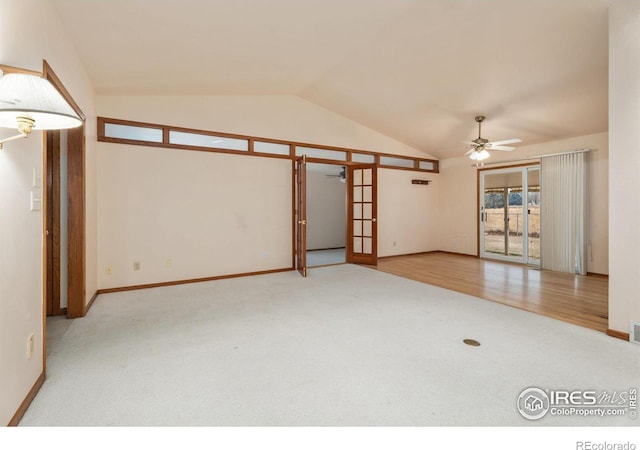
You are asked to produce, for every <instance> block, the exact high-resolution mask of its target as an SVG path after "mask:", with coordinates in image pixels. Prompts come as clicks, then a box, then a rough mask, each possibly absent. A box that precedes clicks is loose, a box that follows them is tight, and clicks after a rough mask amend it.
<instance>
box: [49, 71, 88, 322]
mask: <svg viewBox="0 0 640 450" xmlns="http://www.w3.org/2000/svg"><path fill="white" fill-rule="evenodd" d="M42 65H43V70H42V76H43V78H45V79H46V80H48V81H49V82H50V83H51V84H52V85H53V86H54V87H55V88H56V89H57V90H58V91H59V92H60V94H62V96H63V97H64V99H65V100H66V101H67V102H68V103H69V105H71V107H72V108H73V110H74V111H75V112H76V114H78V116H79V117H80V118H81V119H82V125H81V126H80V127H77V128H72V129H69V130H68V132H67V141H68V143H67V146H68V150H67V154H68V180H67V198H68V213H67V233H68V236H69V239H68V240H67V246H68V248H67V249H68V262H67V266H68V269H67V273H68V287H67V292H68V301H67V317H68V318H70V319H72V318H75V317H83V316H84V315H85V314H86V309H85V297H86V226H85V224H86V218H85V214H86V199H85V195H86V194H85V185H86V167H85V164H86V161H85V152H86V148H85V142H86V139H85V135H86V116H85V115H84V113H83V112H82V110H81V109H80V107H79V106H78V104H77V103H76V102H75V100H74V99H73V97H72V96H71V94H69V91H67V89H66V88H65V86H64V84H63V83H62V82H61V81H60V78H58V76H57V75H56V73H55V72H54V71H53V69H52V68H51V66H50V65H49V64H48V63H47V61H46V60H44V61H43V64H42ZM48 134H49V133H46V134H45V142H44V152H43V153H44V155H43V157H44V161H43V166H44V168H43V172H44V174H43V179H44V180H47V188H46V189H44V207H43V211H44V214H45V217H44V220H43V227H44V230H43V232H44V239H46V245H43V265H44V277H43V278H44V279H45V283H44V289H43V290H44V292H43V302H44V310H45V312H46V310H47V303H48V298H49V296H50V295H51V294H50V293H49V292H48V291H49V289H51V288H50V287H49V286H48V284H47V280H50V279H53V277H54V275H55V269H54V264H53V263H52V262H50V259H49V258H50V255H49V252H50V251H55V250H54V247H53V245H51V246H50V245H49V240H53V239H52V237H53V236H52V235H51V233H49V236H47V228H46V227H47V224H49V222H50V220H51V217H50V215H51V214H53V212H52V211H53V209H52V208H53V207H55V202H56V200H55V196H54V197H53V198H49V193H48V191H49V180H50V179H51V183H52V189H53V186H55V181H54V180H55V179H56V177H57V178H58V180H57V183H58V184H59V182H60V180H59V177H60V172H59V170H58V171H56V170H55V165H52V166H50V165H49V164H50V162H52V161H53V160H54V158H53V154H52V153H53V146H51V147H50V146H49V142H48V141H49V139H48V138H47V136H48ZM58 157H59V155H58ZM58 194H59V189H58ZM49 203H52V205H51V207H50V205H49ZM58 205H59V199H58ZM51 221H52V222H55V220H51ZM54 258H55V253H54ZM58 261H59V257H58ZM57 269H58V273H59V269H60V267H59V265H58V268H57ZM58 308H59V305H58Z"/></svg>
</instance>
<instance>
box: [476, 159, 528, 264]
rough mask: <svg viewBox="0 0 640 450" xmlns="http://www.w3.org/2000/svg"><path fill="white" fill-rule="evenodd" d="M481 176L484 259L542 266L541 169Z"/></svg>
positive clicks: (517, 169) (516, 169) (497, 171)
mask: <svg viewBox="0 0 640 450" xmlns="http://www.w3.org/2000/svg"><path fill="white" fill-rule="evenodd" d="M479 173H480V193H481V195H480V218H479V219H480V220H479V223H480V256H481V257H483V258H493V259H500V260H504V261H511V262H519V263H526V264H532V265H539V264H540V182H539V179H540V168H539V166H527V167H513V168H505V169H494V170H483V171H480V172H479Z"/></svg>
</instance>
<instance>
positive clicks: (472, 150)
mask: <svg viewBox="0 0 640 450" xmlns="http://www.w3.org/2000/svg"><path fill="white" fill-rule="evenodd" d="M475 151H476V149H475V148H472V149H471V150H469V151H468V152H467V153H465V154H464V156H467V155H470V154H472V153H473V152H475Z"/></svg>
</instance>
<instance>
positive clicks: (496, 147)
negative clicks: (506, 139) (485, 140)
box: [489, 145, 516, 152]
mask: <svg viewBox="0 0 640 450" xmlns="http://www.w3.org/2000/svg"><path fill="white" fill-rule="evenodd" d="M515 149H516V148H515V147H505V146H503V145H492V146H491V147H489V150H499V151H501V152H510V151H511V150H515Z"/></svg>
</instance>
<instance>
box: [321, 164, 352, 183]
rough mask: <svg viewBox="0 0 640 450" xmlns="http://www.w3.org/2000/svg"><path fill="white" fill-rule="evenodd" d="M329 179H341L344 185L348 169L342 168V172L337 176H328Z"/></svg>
mask: <svg viewBox="0 0 640 450" xmlns="http://www.w3.org/2000/svg"><path fill="white" fill-rule="evenodd" d="M326 176H327V177H329V178H339V179H340V182H341V183H344V182H345V180H346V178H347V168H346V167H344V166H342V171H341V172H340V173H339V174H337V175H326Z"/></svg>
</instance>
